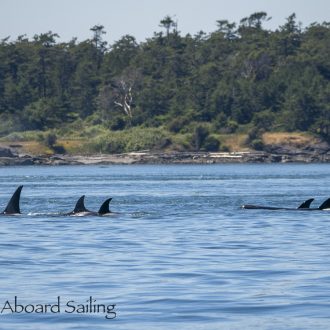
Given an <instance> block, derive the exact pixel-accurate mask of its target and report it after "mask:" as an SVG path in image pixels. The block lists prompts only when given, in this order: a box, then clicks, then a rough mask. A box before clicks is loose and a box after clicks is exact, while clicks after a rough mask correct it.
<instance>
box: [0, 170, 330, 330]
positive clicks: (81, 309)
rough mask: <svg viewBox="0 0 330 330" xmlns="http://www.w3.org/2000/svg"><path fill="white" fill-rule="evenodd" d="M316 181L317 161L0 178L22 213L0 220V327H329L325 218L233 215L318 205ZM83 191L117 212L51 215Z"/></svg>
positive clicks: (328, 222)
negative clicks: (309, 202) (14, 195)
mask: <svg viewBox="0 0 330 330" xmlns="http://www.w3.org/2000/svg"><path fill="white" fill-rule="evenodd" d="M329 183H330V166H329V165H327V164H323V165H321V164H313V165H298V164H281V165H280V164H277V165H273V164H272V165H241V164H240V165H200V166H196V165H193V166H186V165H182V166H181V165H173V166H158V165H157V166H156V165H154V166H151V165H150V166H149V165H143V166H135V165H132V166H68V167H67V166H64V167H8V168H1V169H0V187H1V191H0V207H1V208H4V207H5V205H6V203H7V201H8V199H9V197H10V195H11V194H12V193H13V191H14V190H15V189H16V187H17V186H18V185H20V184H23V185H24V188H23V191H22V197H21V211H22V212H23V213H24V214H23V215H21V216H18V217H4V216H3V217H0V221H1V227H0V247H1V249H0V308H1V310H2V311H3V313H2V314H0V329H31V330H32V329H34V330H35V329H43V330H48V329H60V330H62V329H63V330H64V329H125V330H126V329H134V330H135V329H256V328H257V329H330V212H326V211H315V212H296V211H267V210H243V209H240V205H241V204H244V203H246V204H247V203H250V204H264V205H273V206H278V205H283V206H286V207H296V206H298V205H299V204H300V203H301V202H302V201H304V200H306V199H308V198H311V197H315V199H316V200H315V201H314V203H313V204H312V205H314V206H318V205H319V204H321V202H323V200H325V199H326V198H328V197H330V188H329ZM83 194H86V200H85V203H86V206H87V208H89V209H91V210H97V209H98V208H99V206H100V205H101V203H102V202H103V201H104V200H105V199H106V198H108V197H113V201H112V203H111V209H112V211H114V212H117V213H116V214H114V215H112V216H108V217H91V216H90V217H68V216H60V215H58V214H59V213H60V212H68V211H71V210H72V209H73V207H74V204H75V202H76V200H77V199H78V197H79V196H80V195H83ZM15 296H16V297H17V303H18V304H21V305H23V307H26V308H27V310H26V311H23V312H22V313H11V311H10V309H9V305H10V306H11V307H13V306H14V300H15ZM58 297H59V298H58ZM90 297H92V300H93V301H92V304H94V305H97V304H99V305H104V306H105V307H107V306H110V305H112V304H116V306H115V307H114V309H113V311H115V312H116V318H115V319H107V318H106V316H107V315H108V316H109V317H110V316H111V315H113V314H111V311H109V314H107V313H106V312H104V313H103V310H99V311H96V312H93V311H92V312H91V311H89V310H87V309H88V308H89V306H88V305H89V303H88V302H87V301H88V300H89V299H90ZM58 299H59V300H60V304H59V306H58V307H59V308H58V309H59V310H56V306H55V305H56V304H57V302H58ZM94 300H95V301H94ZM29 304H30V306H26V305H29ZM45 304H51V305H52V307H53V312H52V311H48V312H47V313H41V312H40V313H36V312H32V313H28V312H29V311H31V309H33V308H37V307H38V305H39V306H41V307H40V308H42V306H44V305H45ZM67 304H69V305H67ZM86 305H87V307H86ZM70 306H71V307H70ZM49 308H50V307H49ZM18 309H19V307H18ZM1 310H0V311H1ZM56 311H57V312H56Z"/></svg>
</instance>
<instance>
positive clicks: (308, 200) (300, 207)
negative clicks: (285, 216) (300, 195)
mask: <svg viewBox="0 0 330 330" xmlns="http://www.w3.org/2000/svg"><path fill="white" fill-rule="evenodd" d="M313 200H314V198H310V199H307V201H304V202H303V203H302V204H301V205H300V206H299V207H298V209H309V207H310V205H311V204H312V202H313Z"/></svg>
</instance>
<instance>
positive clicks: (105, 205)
mask: <svg viewBox="0 0 330 330" xmlns="http://www.w3.org/2000/svg"><path fill="white" fill-rule="evenodd" d="M111 200H112V198H108V199H107V200H106V201H105V202H103V204H102V205H101V207H100V209H99V212H98V213H99V214H100V215H103V214H107V213H111V211H110V209H109V204H110V202H111Z"/></svg>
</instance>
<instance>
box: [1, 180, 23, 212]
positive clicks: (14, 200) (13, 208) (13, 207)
mask: <svg viewBox="0 0 330 330" xmlns="http://www.w3.org/2000/svg"><path fill="white" fill-rule="evenodd" d="M22 188H23V186H19V187H18V188H17V189H16V190H15V192H14V193H13V195H12V196H11V198H10V200H9V202H8V204H7V206H6V208H5V209H4V211H3V212H1V213H0V214H1V215H18V214H21V210H20V208H19V200H20V197H21V191H22Z"/></svg>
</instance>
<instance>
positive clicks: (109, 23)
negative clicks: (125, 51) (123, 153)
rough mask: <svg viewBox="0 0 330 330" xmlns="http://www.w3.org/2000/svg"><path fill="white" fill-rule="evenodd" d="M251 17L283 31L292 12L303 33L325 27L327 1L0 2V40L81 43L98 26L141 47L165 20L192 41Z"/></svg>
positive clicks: (329, 4)
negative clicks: (259, 14) (48, 37)
mask: <svg viewBox="0 0 330 330" xmlns="http://www.w3.org/2000/svg"><path fill="white" fill-rule="evenodd" d="M256 11H265V12H267V14H268V15H269V16H271V17H272V19H271V20H270V21H269V22H267V24H265V27H266V28H268V29H272V30H274V29H276V28H277V27H279V26H280V25H283V24H284V23H285V19H286V18H287V17H288V16H289V15H291V14H292V13H293V12H294V13H296V15H297V21H300V22H301V23H302V26H303V27H306V26H308V25H309V24H311V23H313V22H319V23H322V22H323V21H328V22H329V21H330V0H0V39H3V38H5V37H8V36H10V37H11V40H16V38H17V36H19V35H23V34H26V35H27V37H29V38H32V37H33V36H34V35H35V34H40V33H46V32H48V31H52V32H54V33H57V34H59V36H60V40H61V41H70V40H71V39H72V38H73V37H77V38H78V41H82V40H86V39H88V38H91V36H92V32H91V31H90V30H89V29H90V28H91V27H92V26H94V25H96V24H101V25H103V26H104V27H105V31H106V32H107V34H106V35H105V36H104V39H105V40H106V41H108V42H109V43H113V42H114V41H116V40H118V39H120V38H121V37H122V36H123V35H125V34H130V35H132V36H134V37H135V38H136V39H137V41H138V42H141V41H144V40H145V39H146V38H149V37H152V36H153V33H154V32H158V31H161V30H162V29H161V28H160V27H159V22H160V21H161V20H162V19H163V18H164V17H165V16H166V15H170V16H172V17H174V18H175V20H177V22H178V30H179V31H181V34H182V35H185V34H187V33H190V34H192V35H195V34H196V33H198V32H199V31H201V30H203V31H204V32H207V33H209V32H213V31H215V30H216V21H217V20H221V19H228V20H229V21H230V22H236V23H238V22H239V21H240V19H242V18H243V17H246V16H249V15H250V14H252V13H254V12H256Z"/></svg>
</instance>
